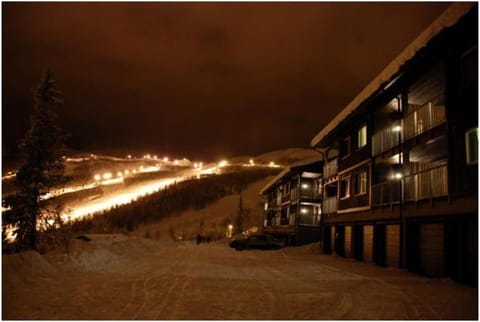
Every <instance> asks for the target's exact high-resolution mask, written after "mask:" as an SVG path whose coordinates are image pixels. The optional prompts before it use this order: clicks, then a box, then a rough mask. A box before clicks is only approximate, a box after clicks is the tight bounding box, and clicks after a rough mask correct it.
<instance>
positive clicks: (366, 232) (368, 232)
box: [363, 225, 373, 262]
mask: <svg viewBox="0 0 480 322" xmlns="http://www.w3.org/2000/svg"><path fill="white" fill-rule="evenodd" d="M372 260H373V225H365V226H363V261H364V262H371V261H372Z"/></svg>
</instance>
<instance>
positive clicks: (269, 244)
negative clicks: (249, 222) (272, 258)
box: [230, 234, 285, 250]
mask: <svg viewBox="0 0 480 322" xmlns="http://www.w3.org/2000/svg"><path fill="white" fill-rule="evenodd" d="M284 246H285V243H284V242H283V241H281V240H278V239H276V238H275V237H273V236H272V235H267V234H253V235H250V236H248V237H246V238H238V239H233V240H232V241H231V242H230V247H231V248H235V249H236V250H244V249H251V248H258V249H280V248H282V247H284Z"/></svg>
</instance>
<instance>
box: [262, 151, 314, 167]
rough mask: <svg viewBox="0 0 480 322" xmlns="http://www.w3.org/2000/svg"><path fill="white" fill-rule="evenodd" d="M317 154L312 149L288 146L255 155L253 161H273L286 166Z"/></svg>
mask: <svg viewBox="0 0 480 322" xmlns="http://www.w3.org/2000/svg"><path fill="white" fill-rule="evenodd" d="M318 155H319V153H318V152H315V151H314V150H312V149H304V148H289V149H285V150H276V151H271V152H267V153H263V154H260V155H258V156H256V157H255V158H254V159H255V162H258V163H269V162H275V163H276V164H280V165H282V166H288V165H289V164H291V163H294V162H296V161H299V160H303V159H308V158H313V157H316V156H318Z"/></svg>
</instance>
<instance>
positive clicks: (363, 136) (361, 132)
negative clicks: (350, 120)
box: [357, 125, 367, 149]
mask: <svg viewBox="0 0 480 322" xmlns="http://www.w3.org/2000/svg"><path fill="white" fill-rule="evenodd" d="M365 145H367V126H366V125H364V126H362V127H361V128H360V129H358V132H357V147H358V148H359V149H360V148H362V147H364V146H365Z"/></svg>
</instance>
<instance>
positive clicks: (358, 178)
mask: <svg viewBox="0 0 480 322" xmlns="http://www.w3.org/2000/svg"><path fill="white" fill-rule="evenodd" d="M364 193H367V171H362V172H360V173H357V174H356V175H355V194H357V195H360V194H364Z"/></svg>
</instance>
